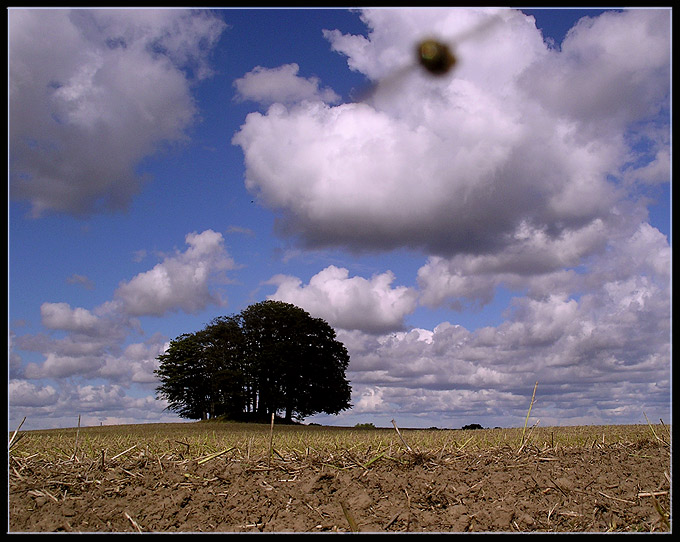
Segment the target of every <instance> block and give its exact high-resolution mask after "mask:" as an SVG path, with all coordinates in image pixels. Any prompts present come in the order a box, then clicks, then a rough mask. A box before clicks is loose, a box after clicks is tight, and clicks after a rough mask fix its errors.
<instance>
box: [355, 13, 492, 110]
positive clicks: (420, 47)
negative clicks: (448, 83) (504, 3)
mask: <svg viewBox="0 0 680 542" xmlns="http://www.w3.org/2000/svg"><path fill="white" fill-rule="evenodd" d="M501 20H502V19H501V17H500V16H499V15H491V16H488V17H487V18H485V19H484V20H483V21H482V22H481V23H479V24H477V25H474V26H473V27H472V28H470V29H468V30H466V31H465V32H463V33H461V34H459V35H457V36H456V37H455V38H454V39H449V40H443V39H440V38H433V37H429V38H427V39H423V40H421V41H419V42H418V43H417V44H416V47H415V62H411V63H408V64H406V65H404V66H402V67H401V68H397V69H395V70H394V71H392V72H391V73H390V74H388V75H387V76H386V77H384V78H383V79H381V80H379V81H377V82H375V83H374V84H373V85H372V86H371V88H369V89H368V92H364V93H363V96H362V99H361V101H364V100H366V99H368V98H371V97H372V96H373V95H374V94H375V93H376V92H377V91H382V90H383V89H391V88H393V87H394V86H395V85H396V84H397V83H399V82H400V81H401V79H402V78H403V77H404V76H406V75H407V74H409V73H411V72H412V71H413V70H414V69H418V68H422V69H424V70H425V72H426V73H427V74H428V75H434V76H440V77H441V76H443V75H447V74H450V73H452V71H453V70H454V68H455V67H456V66H457V65H458V64H459V61H460V59H459V57H458V55H457V54H456V53H455V52H454V49H455V46H456V45H458V44H460V43H461V42H463V41H467V40H468V39H472V38H481V37H484V35H485V34H486V33H487V32H488V31H489V30H490V29H491V28H492V27H493V26H495V25H496V24H498V23H499V22H501Z"/></svg>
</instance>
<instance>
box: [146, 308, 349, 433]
mask: <svg viewBox="0 0 680 542" xmlns="http://www.w3.org/2000/svg"><path fill="white" fill-rule="evenodd" d="M157 359H158V361H159V368H158V369H157V370H156V371H155V374H156V376H158V378H159V379H160V381H161V384H160V385H159V386H158V387H157V388H156V392H157V398H158V399H166V400H167V401H168V407H167V409H168V410H171V411H174V412H176V413H177V414H178V415H179V416H180V417H182V418H188V419H195V420H199V419H213V418H216V417H224V418H226V419H234V420H252V421H267V420H269V419H270V418H271V415H272V414H274V415H279V414H283V420H284V421H287V422H292V421H293V419H297V420H301V419H303V418H305V417H307V416H311V415H313V414H317V413H320V412H324V413H326V414H338V413H339V412H341V411H343V410H346V409H349V408H351V406H352V405H351V404H350V402H349V401H350V398H351V386H350V385H349V382H348V381H347V379H346V378H345V371H346V370H347V366H348V365H349V354H348V353H347V349H346V348H345V346H344V345H343V344H342V343H341V342H340V341H338V340H337V339H336V334H335V330H334V329H333V328H332V327H331V326H330V325H329V324H328V323H327V322H325V321H324V320H323V319H321V318H313V317H312V316H310V315H309V314H308V313H307V312H306V311H304V310H303V309H301V308H299V307H296V306H295V305H292V304H290V303H284V302H281V301H263V302H261V303H256V304H254V305H250V306H249V307H247V308H246V309H244V310H243V311H241V312H240V313H239V314H237V315H232V316H220V317H217V318H215V319H213V320H212V321H211V322H210V323H209V324H208V325H207V326H206V327H205V328H204V329H202V330H200V331H197V332H194V333H185V334H182V335H180V336H179V337H177V338H176V339H174V340H172V341H171V342H170V346H169V347H168V349H167V350H166V351H165V352H164V353H163V354H161V355H160V356H158V358H157Z"/></svg>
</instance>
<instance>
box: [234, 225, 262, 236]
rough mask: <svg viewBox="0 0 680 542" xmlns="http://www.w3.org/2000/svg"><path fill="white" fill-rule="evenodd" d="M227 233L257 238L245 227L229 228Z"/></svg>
mask: <svg viewBox="0 0 680 542" xmlns="http://www.w3.org/2000/svg"><path fill="white" fill-rule="evenodd" d="M227 233H241V234H243V235H248V236H250V237H255V232H254V231H253V230H251V229H250V228H245V227H243V226H229V227H228V228H227Z"/></svg>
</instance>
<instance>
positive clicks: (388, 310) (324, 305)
mask: <svg viewBox="0 0 680 542" xmlns="http://www.w3.org/2000/svg"><path fill="white" fill-rule="evenodd" d="M394 278H395V277H394V274H393V273H392V272H391V271H387V272H385V273H382V274H379V275H374V276H373V277H371V278H370V279H365V278H363V277H350V276H349V271H348V270H347V269H344V268H339V267H336V266H334V265H331V266H328V267H327V268H326V269H323V270H322V271H320V272H319V273H317V274H316V275H314V276H313V277H312V278H311V279H310V281H309V284H308V285H306V286H305V285H303V284H302V283H301V281H300V279H298V278H296V277H291V276H285V275H277V276H275V277H273V278H272V279H271V280H270V284H276V285H277V286H278V288H277V290H276V292H275V293H274V294H272V295H271V296H269V299H276V300H278V301H285V302H288V303H293V304H294V305H298V306H300V307H302V308H304V309H305V310H307V311H309V313H310V314H312V315H313V316H316V317H321V318H324V319H325V320H327V321H328V323H329V324H330V325H331V326H334V327H340V328H343V329H362V330H365V331H367V332H369V333H370V332H373V333H380V332H385V331H390V330H395V329H402V328H403V327H404V318H405V316H406V315H408V314H410V313H411V312H413V311H414V310H415V308H416V306H417V298H418V293H417V292H416V291H415V290H414V289H412V288H407V287H406V286H397V287H395V288H393V287H392V282H393V281H394Z"/></svg>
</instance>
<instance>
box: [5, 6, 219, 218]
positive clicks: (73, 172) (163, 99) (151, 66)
mask: <svg viewBox="0 0 680 542" xmlns="http://www.w3.org/2000/svg"><path fill="white" fill-rule="evenodd" d="M224 27H225V25H224V23H223V22H222V21H221V20H219V19H217V18H215V17H214V16H212V15H209V14H207V13H206V12H199V13H194V12H189V11H182V10H106V9H104V10H73V11H71V10H40V9H13V10H10V11H9V22H8V28H9V80H10V82H9V83H10V84H9V93H10V95H9V115H10V119H9V120H10V130H9V137H10V175H11V195H12V197H13V198H17V199H21V200H26V201H28V202H29V203H30V204H31V208H32V213H33V215H35V216H38V215H40V214H42V213H43V212H45V211H48V210H53V211H59V212H66V213H72V214H78V215H82V214H89V213H92V212H98V211H101V210H112V209H113V210H117V209H121V208H124V207H126V206H127V204H128V203H129V201H130V198H131V197H132V196H133V195H134V194H135V193H137V192H138V191H139V187H140V183H141V179H140V178H139V177H138V175H137V174H136V172H135V168H136V167H137V165H138V163H139V162H140V160H141V159H142V158H143V157H144V156H147V155H148V154H150V153H153V152H154V151H155V150H157V149H158V147H159V145H161V144H162V143H163V142H166V141H174V140H180V139H182V138H184V137H185V131H186V129H187V128H188V127H189V126H190V124H191V123H192V121H193V120H194V118H195V116H196V113H197V111H196V106H195V104H194V100H193V98H192V96H191V85H192V81H197V80H199V79H201V78H204V77H206V76H208V75H209V74H210V69H209V67H208V65H207V63H206V57H207V54H208V52H209V51H210V49H211V48H212V46H213V45H214V44H215V43H216V41H217V39H218V38H219V36H220V34H221V33H222V31H223V29H224Z"/></svg>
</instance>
